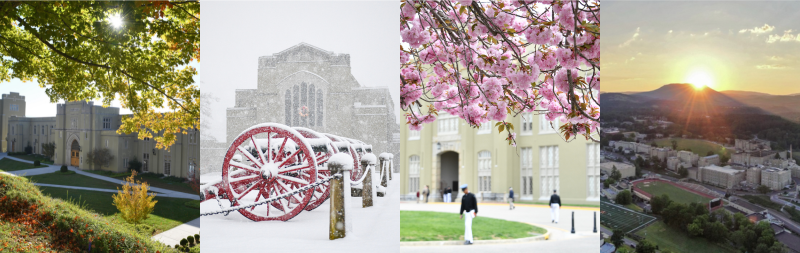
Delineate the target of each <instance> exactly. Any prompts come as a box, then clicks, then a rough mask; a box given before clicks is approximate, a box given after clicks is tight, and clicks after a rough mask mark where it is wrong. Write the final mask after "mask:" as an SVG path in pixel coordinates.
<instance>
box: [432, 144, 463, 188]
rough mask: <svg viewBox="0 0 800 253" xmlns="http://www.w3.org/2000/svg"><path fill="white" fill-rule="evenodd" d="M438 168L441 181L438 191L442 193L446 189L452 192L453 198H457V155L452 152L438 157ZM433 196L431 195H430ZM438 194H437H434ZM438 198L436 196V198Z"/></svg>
mask: <svg viewBox="0 0 800 253" xmlns="http://www.w3.org/2000/svg"><path fill="white" fill-rule="evenodd" d="M439 163H440V164H439V168H440V170H441V174H440V175H441V180H440V181H439V185H438V186H439V189H440V190H442V191H444V189H445V188H446V187H450V189H452V190H453V198H454V199H455V196H458V192H459V189H458V153H456V152H453V151H448V152H444V153H442V154H440V155H439ZM432 194H433V193H432ZM436 194H438V193H436ZM437 197H438V196H437Z"/></svg>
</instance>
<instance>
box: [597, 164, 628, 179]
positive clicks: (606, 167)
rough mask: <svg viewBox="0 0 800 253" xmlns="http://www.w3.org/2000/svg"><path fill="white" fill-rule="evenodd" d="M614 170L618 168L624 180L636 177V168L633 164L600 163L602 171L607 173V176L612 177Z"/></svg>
mask: <svg viewBox="0 0 800 253" xmlns="http://www.w3.org/2000/svg"><path fill="white" fill-rule="evenodd" d="M614 168H617V171H619V173H620V175H622V178H628V177H633V176H636V167H634V166H633V165H632V164H627V163H619V162H601V163H600V171H602V172H603V173H605V174H606V175H611V172H612V171H614Z"/></svg>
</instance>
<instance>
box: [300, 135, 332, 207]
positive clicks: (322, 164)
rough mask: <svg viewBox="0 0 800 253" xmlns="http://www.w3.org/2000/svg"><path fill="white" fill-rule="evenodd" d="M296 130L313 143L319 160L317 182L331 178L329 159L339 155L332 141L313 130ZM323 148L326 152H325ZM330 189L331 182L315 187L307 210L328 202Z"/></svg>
mask: <svg viewBox="0 0 800 253" xmlns="http://www.w3.org/2000/svg"><path fill="white" fill-rule="evenodd" d="M294 130H297V132H299V133H300V134H302V135H303V137H305V138H306V139H307V140H309V142H312V143H310V144H311V146H312V149H313V150H314V155H315V156H316V158H317V180H318V181H319V180H324V179H325V178H328V177H330V176H331V172H330V170H328V165H327V163H328V158H330V157H331V156H333V154H336V153H337V150H336V148H335V147H334V146H333V144H331V142H330V139H328V138H327V137H325V136H323V135H321V134H319V133H317V132H315V131H314V130H311V129H307V128H302V127H295V128H294ZM323 147H324V148H325V150H323ZM329 187H330V181H328V182H325V183H323V184H321V185H319V186H317V187H315V188H314V194H313V195H312V197H311V200H310V201H309V202H308V205H306V208H305V210H306V211H311V210H314V209H316V208H317V207H319V206H320V205H322V203H324V202H325V201H326V200H328V198H329V197H330V191H329Z"/></svg>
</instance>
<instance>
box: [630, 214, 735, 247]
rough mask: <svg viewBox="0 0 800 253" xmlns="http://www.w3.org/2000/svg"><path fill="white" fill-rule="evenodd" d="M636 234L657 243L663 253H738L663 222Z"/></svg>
mask: <svg viewBox="0 0 800 253" xmlns="http://www.w3.org/2000/svg"><path fill="white" fill-rule="evenodd" d="M636 234H637V235H640V236H643V237H645V238H647V240H648V241H650V242H653V243H655V244H656V245H658V247H659V249H661V250H662V251H663V250H665V249H669V250H670V251H672V252H736V251H735V250H734V249H730V248H726V247H723V246H720V245H717V244H714V243H710V242H708V241H706V239H703V238H698V237H694V238H693V237H689V236H688V235H687V234H686V233H685V232H682V231H678V230H676V229H674V228H671V227H668V226H667V225H666V224H664V222H662V221H658V222H655V223H653V224H651V225H650V226H647V227H645V228H644V229H641V230H639V231H638V232H636Z"/></svg>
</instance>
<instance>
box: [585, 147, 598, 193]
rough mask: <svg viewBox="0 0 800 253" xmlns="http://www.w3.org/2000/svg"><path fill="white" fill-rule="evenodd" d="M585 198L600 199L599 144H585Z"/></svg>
mask: <svg viewBox="0 0 800 253" xmlns="http://www.w3.org/2000/svg"><path fill="white" fill-rule="evenodd" d="M586 180H587V181H588V182H587V188H588V189H589V190H588V192H587V193H586V198H587V200H588V199H591V200H595V199H600V144H599V143H588V144H586Z"/></svg>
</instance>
